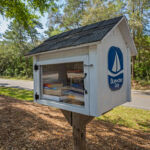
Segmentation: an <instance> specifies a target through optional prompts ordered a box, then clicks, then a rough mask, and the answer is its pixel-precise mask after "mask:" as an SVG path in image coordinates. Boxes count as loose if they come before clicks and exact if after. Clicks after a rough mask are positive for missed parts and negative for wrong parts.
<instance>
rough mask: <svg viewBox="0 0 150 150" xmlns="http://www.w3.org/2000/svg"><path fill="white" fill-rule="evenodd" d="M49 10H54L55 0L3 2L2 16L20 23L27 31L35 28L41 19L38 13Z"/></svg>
mask: <svg viewBox="0 0 150 150" xmlns="http://www.w3.org/2000/svg"><path fill="white" fill-rule="evenodd" d="M49 8H51V9H53V10H54V0H12V1H10V0H1V1H0V14H1V15H3V16H5V17H6V18H9V19H14V21H15V22H19V24H21V25H22V26H23V27H24V28H25V29H26V30H29V28H28V27H29V26H32V27H33V26H34V25H35V21H36V20H37V19H38V18H39V17H38V15H35V12H36V11H39V12H40V13H41V14H43V13H44V12H45V11H47V10H48V9H49Z"/></svg>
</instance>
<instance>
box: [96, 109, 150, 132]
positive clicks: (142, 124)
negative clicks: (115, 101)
mask: <svg viewBox="0 0 150 150" xmlns="http://www.w3.org/2000/svg"><path fill="white" fill-rule="evenodd" d="M149 116H150V111H148V110H144V109H136V108H130V107H124V106H119V107H116V108H114V109H113V110H111V111H110V112H108V113H106V114H104V115H102V116H101V117H98V119H100V120H103V121H108V122H111V123H113V124H118V125H122V126H126V127H129V128H134V129H140V130H143V131H147V132H150V118H149Z"/></svg>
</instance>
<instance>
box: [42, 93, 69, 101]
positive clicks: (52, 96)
mask: <svg viewBox="0 0 150 150" xmlns="http://www.w3.org/2000/svg"><path fill="white" fill-rule="evenodd" d="M44 97H45V98H48V99H50V100H54V101H58V102H59V101H63V100H65V99H67V97H66V96H54V95H46V96H44Z"/></svg>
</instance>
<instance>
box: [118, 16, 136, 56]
mask: <svg viewBox="0 0 150 150" xmlns="http://www.w3.org/2000/svg"><path fill="white" fill-rule="evenodd" d="M118 27H119V30H120V32H121V33H122V35H123V38H124V40H125V42H126V45H127V47H128V48H129V49H130V51H131V56H136V55H137V49H136V46H135V43H134V40H133V37H132V35H131V32H130V28H129V25H128V22H127V19H126V17H123V19H122V20H121V22H120V23H119V25H118Z"/></svg>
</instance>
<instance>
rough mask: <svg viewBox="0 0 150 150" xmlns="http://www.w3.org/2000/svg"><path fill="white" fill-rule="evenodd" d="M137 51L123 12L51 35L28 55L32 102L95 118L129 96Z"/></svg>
mask: <svg viewBox="0 0 150 150" xmlns="http://www.w3.org/2000/svg"><path fill="white" fill-rule="evenodd" d="M136 53H137V51H136V48H135V45H134V42H133V39H132V37H131V34H130V31H129V27H128V24H127V20H126V18H125V17H124V16H121V17H117V18H113V19H109V20H104V21H101V22H98V23H94V24H90V25H87V26H83V27H80V28H77V29H74V30H71V31H67V32H64V33H61V34H58V35H55V36H52V37H50V38H49V39H47V40H45V41H44V42H43V43H42V44H41V45H39V46H38V47H36V48H34V49H33V50H31V51H30V52H29V53H28V54H27V56H33V60H34V67H33V69H34V99H35V102H37V103H40V104H44V105H49V106H53V107H57V108H60V109H63V110H67V111H71V112H76V113H79V114H84V115H88V116H100V115H101V114H103V113H105V112H107V111H109V110H111V109H112V108H114V107H115V106H118V105H121V104H123V103H125V102H127V101H130V100H131V94H130V92H131V85H130V82H131V76H130V74H131V72H130V70H131V68H130V58H131V56H135V55H136Z"/></svg>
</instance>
